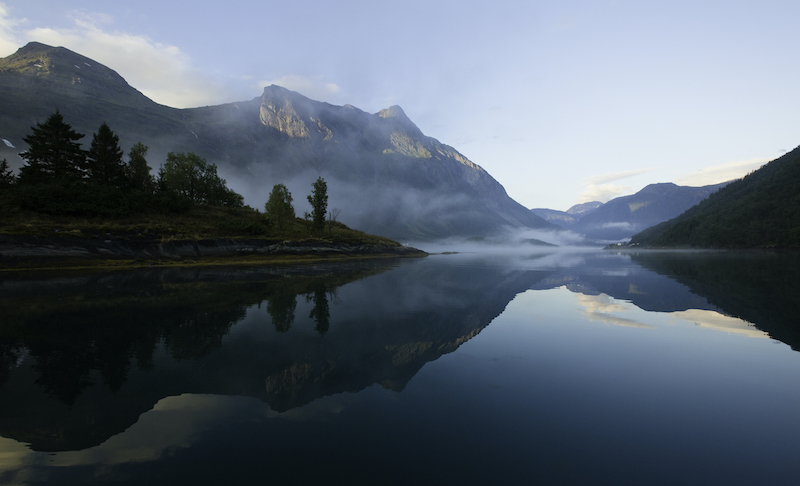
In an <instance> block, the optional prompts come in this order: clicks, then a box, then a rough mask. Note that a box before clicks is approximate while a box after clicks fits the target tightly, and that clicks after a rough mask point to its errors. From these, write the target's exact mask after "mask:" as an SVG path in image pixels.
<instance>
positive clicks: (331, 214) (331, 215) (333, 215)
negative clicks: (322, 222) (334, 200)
mask: <svg viewBox="0 0 800 486" xmlns="http://www.w3.org/2000/svg"><path fill="white" fill-rule="evenodd" d="M340 214H342V210H341V209H339V208H333V209H331V210H330V211H328V234H333V225H334V223H336V221H337V220H338V219H339V215H340Z"/></svg>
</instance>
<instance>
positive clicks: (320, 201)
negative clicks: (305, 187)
mask: <svg viewBox="0 0 800 486" xmlns="http://www.w3.org/2000/svg"><path fill="white" fill-rule="evenodd" d="M312 187H313V188H314V189H313V191H312V192H311V194H310V195H309V196H308V202H309V203H310V204H311V225H312V227H313V228H314V229H315V230H317V231H323V230H324V229H325V214H326V213H327V211H328V184H326V183H325V179H323V178H322V177H318V178H317V180H316V181H315V182H314V183H313V184H312Z"/></svg>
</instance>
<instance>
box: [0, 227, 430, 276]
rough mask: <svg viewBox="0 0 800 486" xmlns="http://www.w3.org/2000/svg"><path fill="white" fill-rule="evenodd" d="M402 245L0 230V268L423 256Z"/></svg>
mask: <svg viewBox="0 0 800 486" xmlns="http://www.w3.org/2000/svg"><path fill="white" fill-rule="evenodd" d="M427 255H428V254H427V253H426V252H424V251H422V250H418V249H416V248H412V247H406V246H392V245H376V244H353V245H351V244H349V243H341V242H330V241H326V240H321V239H306V240H264V239H234V238H218V239H217V238H215V239H181V240H173V241H166V242H163V241H158V240H155V239H126V238H118V237H114V236H111V235H107V236H106V237H94V238H79V237H39V236H23V235H9V234H0V272H15V271H26V270H91V269H97V270H117V269H119V270H124V269H133V268H152V267H169V266H221V265H240V266H246V265H268V264H294V263H305V262H315V261H320V260H327V261H331V260H351V259H364V258H386V257H424V256H427Z"/></svg>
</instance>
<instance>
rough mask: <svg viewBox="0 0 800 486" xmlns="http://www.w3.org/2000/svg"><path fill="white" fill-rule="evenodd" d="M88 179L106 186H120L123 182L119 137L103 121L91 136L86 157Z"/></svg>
mask: <svg viewBox="0 0 800 486" xmlns="http://www.w3.org/2000/svg"><path fill="white" fill-rule="evenodd" d="M86 171H87V173H88V176H89V180H90V181H92V182H95V183H98V184H102V185H107V186H117V187H119V186H121V185H124V182H125V166H124V164H123V162H122V149H121V148H119V137H118V136H117V135H116V134H115V133H114V132H113V131H111V128H109V126H108V125H107V124H106V122H103V124H102V125H100V128H99V129H98V130H97V133H95V134H94V136H93V137H92V146H91V148H90V149H89V153H88V156H87V157H86Z"/></svg>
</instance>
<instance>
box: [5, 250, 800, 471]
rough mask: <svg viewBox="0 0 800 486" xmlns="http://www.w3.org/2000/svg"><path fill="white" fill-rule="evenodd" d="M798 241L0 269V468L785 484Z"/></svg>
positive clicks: (792, 436) (790, 461)
mask: <svg viewBox="0 0 800 486" xmlns="http://www.w3.org/2000/svg"><path fill="white" fill-rule="evenodd" d="M798 262H799V259H798V256H797V255H792V254H788V255H787V254H765V253H731V252H727V253H712V252H675V253H646V252H642V253H638V254H615V253H609V252H597V251H584V252H565V251H558V252H552V253H532V254H528V255H515V256H509V255H502V254H493V255H482V254H467V255H440V256H431V257H428V258H425V259H413V260H412V259H407V260H386V261H369V262H366V261H365V262H350V263H343V264H315V265H307V266H303V267H274V268H273V267H265V268H256V269H172V270H153V271H137V272H130V273H115V274H88V275H87V274H74V275H65V274H61V275H52V276H40V275H33V276H30V275H29V276H18V277H14V276H10V275H4V276H1V277H0V290H1V291H2V296H1V297H0V319H1V320H0V484H144V483H147V484H220V483H222V482H225V483H229V482H234V483H237V484H250V483H256V482H258V483H267V482H278V481H280V482H285V481H290V482H291V483H293V484H487V483H493V484H726V485H730V484H756V483H760V484H795V483H796V478H797V477H799V476H798V475H800V461H797V460H796V458H797V457H798V453H800V443H799V442H798V440H797V438H798V437H800V414H798V413H797V410H800V353H797V352H796V351H795V349H798V346H800V325H798V322H797V317H796V316H797V313H798V310H800V289H798V286H799V284H800V277H798V275H800V274H798V270H800V265H799V264H798Z"/></svg>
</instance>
